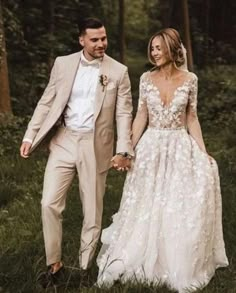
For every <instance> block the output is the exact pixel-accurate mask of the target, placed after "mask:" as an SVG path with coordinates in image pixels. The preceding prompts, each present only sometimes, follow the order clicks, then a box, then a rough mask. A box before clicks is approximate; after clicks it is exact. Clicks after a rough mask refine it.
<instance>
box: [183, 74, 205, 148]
mask: <svg viewBox="0 0 236 293" xmlns="http://www.w3.org/2000/svg"><path fill="white" fill-rule="evenodd" d="M197 93H198V78H197V76H196V75H195V74H194V75H193V80H192V83H191V88H190V92H189V100H188V106H187V127H188V131H189V134H190V135H191V136H192V137H193V138H194V139H195V141H196V142H197V144H198V145H199V147H200V149H201V150H202V151H204V152H206V148H205V144H204V141H203V137H202V131H201V126H200V123H199V121H198V116H197Z"/></svg>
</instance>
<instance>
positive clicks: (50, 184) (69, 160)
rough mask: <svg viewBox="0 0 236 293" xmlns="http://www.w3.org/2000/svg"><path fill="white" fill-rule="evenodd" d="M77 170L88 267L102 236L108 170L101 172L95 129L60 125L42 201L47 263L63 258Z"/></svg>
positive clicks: (83, 260) (84, 262)
mask: <svg viewBox="0 0 236 293" xmlns="http://www.w3.org/2000/svg"><path fill="white" fill-rule="evenodd" d="M76 170H77V173H78V177H79V191H80V198H81V202H82V207H83V216H84V220H83V226H82V232H81V243H80V267H81V268H82V269H87V268H88V267H89V266H90V264H91V261H92V258H93V256H94V253H95V249H96V245H97V242H98V239H99V236H100V231H101V222H102V211H103V195H104V192H105V182H106V176H107V172H103V173H98V172H97V168H96V158H95V153H94V142H93V132H92V131H90V132H79V131H74V130H71V129H68V128H60V129H59V130H58V132H57V134H56V135H55V137H53V139H52V141H51V143H50V155H49V158H48V163H47V166H46V170H45V175H44V186H43V197H42V202H41V203H42V222H43V234H44V242H45V250H46V261H47V265H50V264H53V263H55V262H59V261H61V254H62V253H61V242H62V212H63V210H64V209H65V202H66V193H67V190H68V188H69V187H70V185H71V182H72V180H73V177H74V175H75V173H76Z"/></svg>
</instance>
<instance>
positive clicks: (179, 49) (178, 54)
mask: <svg viewBox="0 0 236 293" xmlns="http://www.w3.org/2000/svg"><path fill="white" fill-rule="evenodd" d="M156 37H159V38H161V40H162V42H163V45H164V47H165V49H166V51H167V54H168V56H169V58H170V60H171V61H173V62H174V63H175V64H176V66H177V67H179V66H181V65H183V64H184V63H185V58H184V52H183V46H182V41H181V39H180V35H179V33H178V32H177V30H175V29H173V28H165V29H163V30H161V31H159V32H157V33H155V34H154V35H153V36H152V37H151V38H150V40H149V43H148V60H149V61H150V62H151V63H152V64H153V65H156V62H155V60H154V58H153V57H152V55H151V51H152V41H153V39H154V38H156Z"/></svg>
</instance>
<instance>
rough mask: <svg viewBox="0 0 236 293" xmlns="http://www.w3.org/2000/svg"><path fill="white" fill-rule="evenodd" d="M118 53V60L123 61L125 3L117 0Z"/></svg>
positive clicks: (122, 0)
mask: <svg viewBox="0 0 236 293" xmlns="http://www.w3.org/2000/svg"><path fill="white" fill-rule="evenodd" d="M118 27H119V53H120V62H121V63H123V64H124V63H125V3H124V0H119V24H118Z"/></svg>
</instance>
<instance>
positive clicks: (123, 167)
mask: <svg viewBox="0 0 236 293" xmlns="http://www.w3.org/2000/svg"><path fill="white" fill-rule="evenodd" d="M111 162H112V167H113V168H114V169H116V170H117V171H128V170H129V169H130V168H131V159H130V158H126V157H124V156H122V155H119V154H116V155H115V156H114V157H112V159H111Z"/></svg>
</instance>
